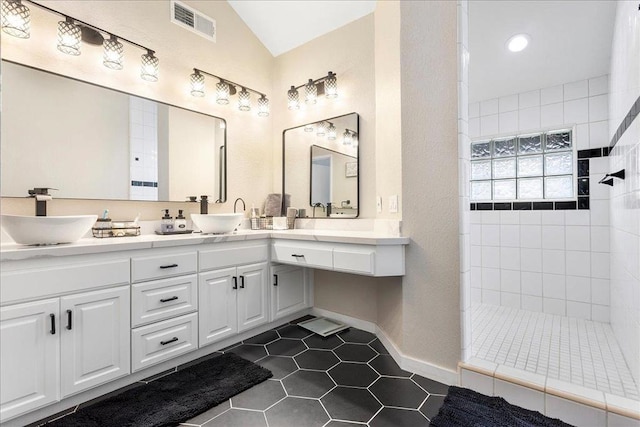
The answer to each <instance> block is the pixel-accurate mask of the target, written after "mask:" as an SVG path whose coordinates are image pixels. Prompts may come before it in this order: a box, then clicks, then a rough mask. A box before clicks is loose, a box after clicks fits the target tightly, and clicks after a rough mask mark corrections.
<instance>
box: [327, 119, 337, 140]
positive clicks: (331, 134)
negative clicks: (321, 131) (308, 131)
mask: <svg viewBox="0 0 640 427" xmlns="http://www.w3.org/2000/svg"><path fill="white" fill-rule="evenodd" d="M336 137H337V131H336V127H335V125H334V124H333V123H331V122H329V127H328V128H327V139H329V140H332V141H333V140H334V139H336Z"/></svg>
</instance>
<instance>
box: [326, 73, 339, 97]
mask: <svg viewBox="0 0 640 427" xmlns="http://www.w3.org/2000/svg"><path fill="white" fill-rule="evenodd" d="M324 94H325V96H326V97H327V98H337V97H338V79H337V77H336V75H335V74H334V73H332V72H331V71H329V74H327V78H326V79H324Z"/></svg>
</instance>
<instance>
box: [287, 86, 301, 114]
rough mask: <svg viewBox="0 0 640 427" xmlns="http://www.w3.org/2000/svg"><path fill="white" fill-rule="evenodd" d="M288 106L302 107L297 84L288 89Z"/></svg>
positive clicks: (291, 107) (293, 107)
mask: <svg viewBox="0 0 640 427" xmlns="http://www.w3.org/2000/svg"><path fill="white" fill-rule="evenodd" d="M287 100H288V101H287V107H288V108H289V110H298V109H300V95H299V94H298V91H297V90H296V88H295V86H291V89H289V90H288V91H287Z"/></svg>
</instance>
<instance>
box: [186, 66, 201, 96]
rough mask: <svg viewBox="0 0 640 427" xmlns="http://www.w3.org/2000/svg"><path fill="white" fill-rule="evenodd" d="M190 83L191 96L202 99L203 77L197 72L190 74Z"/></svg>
mask: <svg viewBox="0 0 640 427" xmlns="http://www.w3.org/2000/svg"><path fill="white" fill-rule="evenodd" d="M189 80H190V81H191V95H193V96H198V97H203V96H204V76H203V75H202V74H200V73H199V72H197V71H196V72H195V73H193V74H191V76H190V77H189Z"/></svg>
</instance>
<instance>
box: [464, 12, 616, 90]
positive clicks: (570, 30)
mask: <svg viewBox="0 0 640 427" xmlns="http://www.w3.org/2000/svg"><path fill="white" fill-rule="evenodd" d="M615 4H616V2H614V1H611V0H604V1H595V0H591V1H575V0H569V1H561V0H555V1H513V0H511V1H479V0H471V1H470V2H469V101H470V102H477V101H481V100H486V99H491V98H497V97H500V96H505V95H510V94H515V93H520V92H526V91H529V90H534V89H538V88H543V87H549V86H555V85H558V84H561V83H566V82H571V81H576V80H582V79H585V78H589V77H595V76H600V75H603V74H607V73H608V72H609V59H610V55H611V41H612V37H613V23H614V19H615V7H616V6H615ZM517 33H526V34H528V35H529V36H531V41H530V42H529V46H528V47H527V48H526V49H525V50H523V51H522V52H518V53H512V52H509V51H508V50H507V49H506V47H505V43H506V41H507V40H508V39H509V37H511V36H513V35H514V34H517Z"/></svg>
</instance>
